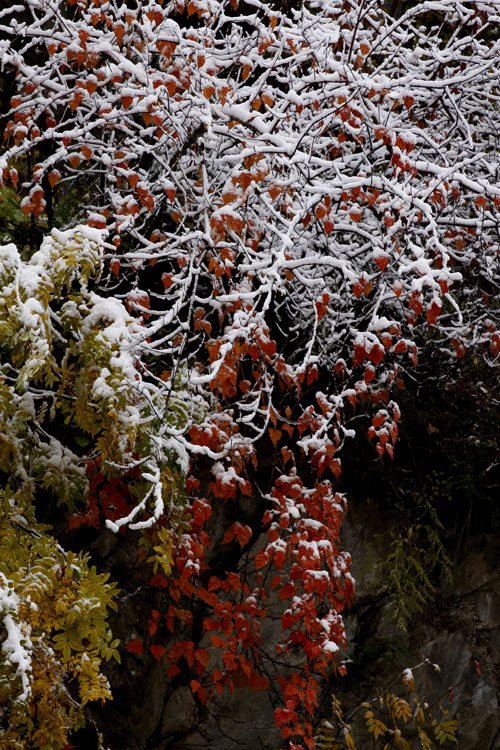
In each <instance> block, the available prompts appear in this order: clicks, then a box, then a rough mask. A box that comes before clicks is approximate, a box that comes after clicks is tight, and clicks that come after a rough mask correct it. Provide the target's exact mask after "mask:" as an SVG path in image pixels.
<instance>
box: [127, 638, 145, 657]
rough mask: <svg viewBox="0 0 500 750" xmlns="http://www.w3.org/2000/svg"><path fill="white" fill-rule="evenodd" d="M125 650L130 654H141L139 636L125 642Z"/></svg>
mask: <svg viewBox="0 0 500 750" xmlns="http://www.w3.org/2000/svg"><path fill="white" fill-rule="evenodd" d="M125 650H126V651H128V652H129V653H130V654H142V641H141V640H139V638H133V639H132V640H131V641H129V642H128V643H127V645H126V646H125Z"/></svg>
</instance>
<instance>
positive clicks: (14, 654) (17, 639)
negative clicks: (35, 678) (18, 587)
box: [0, 572, 33, 701]
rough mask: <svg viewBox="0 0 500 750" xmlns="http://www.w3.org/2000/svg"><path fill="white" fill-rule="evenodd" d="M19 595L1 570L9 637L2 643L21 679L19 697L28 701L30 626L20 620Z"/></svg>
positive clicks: (0, 603) (0, 613) (1, 604)
mask: <svg viewBox="0 0 500 750" xmlns="http://www.w3.org/2000/svg"><path fill="white" fill-rule="evenodd" d="M19 605H20V601H19V597H18V596H17V594H16V593H15V592H14V590H13V589H12V588H11V587H10V586H9V582H8V580H7V578H6V577H5V575H4V574H3V573H1V572H0V617H1V618H2V621H3V625H4V627H5V630H6V633H7V637H6V638H5V640H4V641H3V643H2V651H3V652H4V654H5V656H6V659H7V660H8V661H10V663H11V664H12V665H13V666H15V667H16V672H15V674H16V677H19V678H20V679H21V685H22V692H21V693H20V695H19V696H18V697H17V700H19V701H26V700H28V698H29V697H30V695H31V687H30V682H29V680H30V674H31V650H32V648H33V644H32V643H31V640H30V629H29V626H28V625H26V624H24V623H20V622H19V616H18V611H19Z"/></svg>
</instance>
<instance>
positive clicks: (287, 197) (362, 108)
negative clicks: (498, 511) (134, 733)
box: [1, 0, 500, 748]
mask: <svg viewBox="0 0 500 750" xmlns="http://www.w3.org/2000/svg"><path fill="white" fill-rule="evenodd" d="M1 18H2V26H1V30H2V33H3V35H4V37H5V39H6V42H5V43H4V44H3V50H2V51H3V64H4V66H5V68H6V70H7V76H10V79H9V80H10V84H9V85H11V86H12V87H14V88H15V92H14V95H13V97H12V99H11V101H10V105H11V109H10V113H9V115H8V117H7V124H6V129H5V133H6V138H7V142H6V146H5V150H4V152H3V155H2V157H1V168H2V173H3V180H4V182H5V185H9V189H10V188H13V187H16V186H17V188H18V191H19V199H20V208H21V210H22V211H23V213H24V214H25V215H26V216H30V217H33V218H32V221H33V225H34V226H35V227H36V226H37V225H38V226H41V227H42V228H43V229H45V230H46V231H48V230H49V229H50V226H51V225H53V224H55V225H57V224H58V223H61V224H63V225H64V226H65V227H66V224H68V223H69V224H74V222H75V221H76V218H75V217H76V216H78V221H81V222H84V223H85V224H87V225H88V226H89V227H90V228H93V229H94V230H95V231H97V230H99V231H102V232H106V234H103V235H102V238H103V239H102V246H103V247H104V249H105V253H104V256H103V259H104V264H105V270H104V273H103V274H102V275H101V276H99V275H96V276H95V277H93V282H92V283H93V284H95V290H96V291H95V292H92V294H98V295H100V299H102V298H103V297H106V300H107V304H106V307H107V309H109V307H110V306H119V309H120V315H121V316H123V317H122V319H124V316H125V312H124V310H125V307H126V308H127V309H128V315H129V316H130V318H131V319H132V318H133V320H134V322H133V323H132V322H131V321H129V323H128V329H129V330H130V331H131V332H132V331H133V337H134V338H133V342H132V341H131V342H130V346H131V347H135V349H134V351H137V359H136V360H135V361H134V362H133V363H132V364H131V367H130V369H129V370H128V371H127V373H126V378H125V382H126V385H124V394H125V395H124V401H123V403H118V404H117V408H118V409H121V408H128V407H127V406H126V405H127V404H129V403H130V399H131V398H132V395H131V390H130V389H132V391H134V393H135V391H137V389H138V390H139V393H140V398H141V399H143V401H142V403H143V405H144V409H146V412H147V409H149V410H150V411H149V416H147V417H145V421H144V424H145V425H148V427H147V432H146V435H145V437H144V441H145V442H144V441H143V442H141V440H142V439H141V440H139V447H140V451H139V456H140V458H134V456H133V454H132V456H130V455H129V454H130V450H129V451H128V452H127V448H126V446H125V453H126V455H127V458H126V460H125V463H124V466H122V465H121V464H120V466H118V464H119V463H120V462H119V461H117V459H116V457H114V456H113V455H111V454H108V453H107V448H106V446H107V440H108V437H107V435H108V430H110V429H111V426H110V425H109V424H108V419H109V418H108V416H105V415H104V412H103V415H102V416H100V417H99V419H100V420H101V421H100V422H99V429H100V430H101V436H102V439H101V441H100V442H98V443H95V444H94V442H93V441H94V439H95V438H96V437H97V432H93V428H92V425H91V424H90V423H89V422H85V423H84V422H82V423H81V428H82V431H83V433H84V434H83V437H84V439H89V436H90V440H91V441H92V444H91V445H90V448H89V450H87V451H84V457H85V459H86V460H90V459H92V460H93V459H94V458H95V457H98V458H99V459H100V460H101V462H102V466H107V467H108V469H120V471H122V470H127V471H128V470H134V468H136V467H137V466H138V465H139V464H140V465H141V466H142V463H141V462H142V461H144V462H145V463H144V468H146V471H145V472H144V471H143V472H142V478H143V484H142V487H141V491H140V492H137V493H135V495H134V497H133V498H131V504H134V503H135V505H134V510H132V511H130V512H129V510H128V509H127V511H124V512H123V515H122V516H120V517H119V515H120V514H118V516H117V517H115V518H108V519H107V523H108V526H109V527H110V528H112V529H114V530H117V529H118V527H120V525H124V524H126V523H128V522H130V520H132V517H133V518H135V515H136V514H143V520H141V521H138V522H137V523H136V524H135V525H136V526H140V525H141V524H143V525H146V526H149V524H150V523H151V522H152V520H153V519H154V518H156V519H160V520H161V519H163V520H161V523H164V524H165V526H163V527H161V526H160V528H164V529H166V530H164V531H162V535H163V539H164V541H165V539H166V536H168V534H170V536H169V538H170V539H171V540H174V539H175V542H172V544H173V545H174V547H175V552H174V557H175V566H174V569H175V573H174V574H172V575H170V576H169V577H166V576H164V575H163V574H161V575H160V576H159V577H156V576H155V577H154V578H153V579H152V580H153V581H154V583H151V585H152V586H159V587H160V588H161V589H165V592H166V594H165V596H166V600H165V602H166V603H165V608H166V612H165V614H166V617H167V628H168V629H169V630H171V631H175V629H176V620H178V621H180V622H182V623H183V627H184V623H186V618H187V615H186V612H187V611H188V610H189V608H190V607H191V606H192V604H191V602H193V601H195V602H196V603H197V606H199V607H200V608H201V610H202V611H203V612H204V613H205V615H204V616H203V617H202V622H203V629H202V632H201V633H198V634H197V635H196V636H195V635H193V638H192V639H184V640H182V641H181V642H180V643H178V644H177V645H175V644H174V645H172V646H171V647H170V648H169V650H168V651H165V650H164V651H161V649H165V646H164V645H162V644H158V648H159V649H160V650H159V651H158V650H157V651H156V654H157V655H158V657H159V658H163V654H164V653H165V654H166V656H165V658H168V659H169V661H170V662H171V677H172V679H179V680H187V682H188V684H190V686H191V688H192V689H193V692H194V693H195V694H196V696H197V698H198V700H199V701H200V703H201V704H203V703H204V702H205V700H207V699H208V698H209V696H210V694H211V693H215V694H217V693H218V692H220V691H222V690H223V687H224V686H226V685H227V686H228V687H229V688H230V689H232V688H233V687H234V683H235V682H236V683H237V684H240V685H247V686H251V687H255V688H258V687H259V688H263V689H269V690H270V691H273V690H274V689H275V688H276V689H279V690H281V692H282V694H283V697H282V702H281V704H277V705H276V713H275V717H276V722H277V724H278V726H280V727H281V731H282V735H283V738H284V740H285V741H286V743H288V746H289V747H290V748H293V747H295V748H296V747H303V746H306V747H312V746H313V727H312V722H311V718H312V716H313V715H314V705H315V700H316V694H317V690H318V681H317V678H318V675H322V674H323V673H324V672H325V670H326V669H327V668H328V667H329V666H330V665H331V664H335V657H336V654H337V652H338V648H339V644H341V643H342V641H343V637H344V636H343V623H342V617H341V612H342V610H343V608H344V607H345V605H346V604H348V603H349V599H350V596H351V591H352V584H353V582H352V579H351V576H350V573H349V565H350V558H349V555H348V554H347V553H345V552H339V549H338V532H339V527H340V523H341V520H342V514H343V512H344V505H345V500H344V497H343V495H342V494H341V492H340V488H341V485H340V484H339V477H340V471H341V464H340V459H339V454H340V452H341V450H342V448H343V447H344V445H345V443H346V442H347V441H348V440H349V438H350V437H351V436H352V435H353V433H354V430H355V426H356V425H357V424H358V423H360V422H359V420H358V417H360V416H363V415H364V416H365V417H366V419H367V420H368V425H366V427H367V428H368V434H369V437H370V438H371V439H373V440H374V443H375V448H376V451H377V453H378V455H379V456H381V457H383V456H385V455H386V454H388V455H389V456H390V457H392V455H393V451H394V444H395V442H396V439H397V434H398V421H399V418H400V411H399V407H398V403H397V389H398V387H401V386H402V385H403V382H404V378H405V377H407V376H408V375H410V376H411V372H412V368H413V367H416V365H417V363H418V357H419V355H421V354H422V353H423V354H425V353H427V352H429V351H433V352H436V353H437V356H439V357H440V361H441V362H442V368H443V371H444V372H445V376H446V377H453V374H452V373H453V362H454V361H455V359H456V358H460V357H462V356H464V355H465V354H466V353H468V352H470V355H471V356H472V355H473V356H480V357H482V358H484V359H485V361H486V364H487V366H491V367H494V366H496V365H497V364H498V360H499V353H500V333H499V331H498V329H499V322H498V306H497V304H496V302H495V298H494V296H495V293H496V289H497V284H498V273H497V259H496V254H497V248H498V243H497V231H498V221H499V212H498V207H499V206H500V189H499V188H498V187H497V184H496V183H497V175H496V171H495V170H496V140H495V139H496V137H497V134H498V114H497V104H496V96H497V93H498V92H497V81H498V65H499V63H498V59H499V57H498V45H499V42H498V40H497V36H498V34H497V32H496V23H497V21H498V18H497V16H496V15H495V13H494V9H493V8H492V3H490V2H458V0H440V1H439V2H437V3H434V4H432V7H430V6H428V5H427V4H423V5H416V6H414V7H410V8H409V9H408V10H407V11H406V12H404V13H403V14H402V15H400V17H399V18H397V19H396V20H395V19H393V18H392V17H391V16H390V15H389V14H388V13H387V11H386V10H384V8H383V7H382V5H381V4H379V3H371V4H370V3H365V2H359V3H358V2H351V1H350V0H347V2H338V1H337V0H335V2H332V1H331V0H329V1H328V2H323V0H317V2H303V3H292V2H290V3H286V4H278V3H273V2H268V3H261V2H257V1H256V0H251V1H249V2H238V0H232V2H225V0H218V1H217V2H210V3H208V2H205V0H192V1H191V2H189V3H185V2H183V1H182V0H174V1H172V2H166V3H160V2H156V1H155V0H148V1H147V2H141V3H137V2H135V1H131V2H128V3H127V4H124V5H119V4H117V3H115V2H110V3H107V4H105V5H103V4H102V3H100V2H98V1H97V0H77V1H76V2H75V1H73V2H71V1H70V2H68V3H66V2H62V0H59V1H58V2H55V3H52V4H47V3H46V2H44V1H42V0H25V3H24V13H23V14H19V8H18V6H15V8H14V9H12V10H10V9H6V10H5V11H3V12H2V17H1ZM14 76H15V78H14ZM68 205H73V206H74V208H73V210H72V213H73V214H74V215H71V216H69V217H68V216H67V213H66V212H67V206H68ZM80 231H82V230H80ZM85 231H87V232H88V231H90V230H89V229H87V230H85ZM53 236H54V237H57V236H58V235H57V234H55V235H53ZM52 241H54V240H52ZM46 242H49V240H46ZM92 299H93V298H92ZM92 304H96V303H92ZM97 304H104V303H101V302H99V303H97ZM89 315H90V316H92V312H90V313H89ZM97 336H98V335H97V334H96V338H97ZM92 345H93V344H92ZM109 346H110V341H109V340H108V341H106V342H104V351H103V353H102V357H103V362H102V367H104V368H105V369H107V370H108V371H109V378H108V375H105V376H103V375H101V379H103V383H102V386H103V395H102V398H103V399H104V402H105V403H106V404H107V400H108V399H113V398H114V396H113V394H114V393H116V392H118V390H119V385H118V383H117V382H115V381H114V380H113V382H111V380H109V379H112V378H113V371H112V369H110V368H109V366H108V365H107V364H105V363H106V362H107V361H108V360H107V359H106V357H107V356H108V354H107V353H106V352H108V351H109ZM49 351H50V346H49ZM61 362H62V360H61ZM82 362H83V361H82ZM83 364H84V363H83ZM19 366H24V364H21V363H19V364H18V367H19ZM84 367H85V364H84ZM132 371H133V372H134V373H135V374H133V372H132ZM101 372H102V370H101ZM55 377H56V381H54V382H57V383H59V380H57V379H58V378H60V377H61V374H60V373H59V372H58V373H57V374H56V375H55ZM136 377H138V378H139V381H140V386H135V385H134V379H135V378H136ZM108 380H109V382H108ZM21 382H22V379H21V380H20V381H19V383H21ZM122 382H123V381H122ZM92 383H93V385H92V388H95V381H94V380H92ZM131 384H132V385H131ZM108 386H109V389H108ZM57 387H58V388H59V387H60V386H59V385H58V386H57ZM117 389H118V390H117ZM181 391H182V396H180V397H179V398H177V396H176V394H179V393H180V392H181ZM134 398H135V396H134ZM134 398H132V402H133V401H134ZM158 404H161V406H159V405H158ZM173 404H177V406H174V405H173ZM181 404H187V409H182V408H181ZM103 406H104V403H103ZM106 408H107V406H106ZM164 414H169V415H171V418H170V417H169V419H167V420H166V422H165V420H164V418H163V415H164ZM115 420H116V421H117V422H118V424H119V425H120V428H119V430H121V428H122V426H123V422H122V420H121V419H119V418H117V417H116V416H113V415H112V416H111V422H112V423H113V424H116V421H115ZM148 420H149V421H148ZM361 423H362V420H361ZM145 429H146V428H145ZM121 439H122V443H120V446H119V449H120V451H121V450H123V449H124V446H123V439H124V438H123V435H121ZM172 451H173V454H172ZM172 455H174V456H181V460H180V462H178V463H177V464H176V467H175V468H176V470H177V468H178V469H179V474H180V475H185V477H186V494H187V500H186V503H187V508H186V511H185V515H184V516H183V515H182V513H180V512H177V511H176V510H175V508H176V503H177V501H176V500H175V499H173V500H170V499H169V495H170V493H171V488H172V487H173V485H175V481H174V479H173V478H169V475H168V474H165V472H166V471H167V468H168V467H169V468H168V472H170V475H172V461H173V462H174V463H175V458H172ZM165 456H170V458H169V459H168V460H167V459H165ZM188 457H189V459H190V461H191V463H190V467H189V468H188ZM268 457H270V458H268ZM82 458H83V455H80V459H79V460H82ZM151 462H153V468H150V466H151V465H152V464H151ZM165 467H167V468H165ZM202 468H203V476H206V472H210V476H211V481H210V482H208V481H202V482H200V481H199V476H198V474H200V473H201V470H202ZM108 469H106V471H107V470H108ZM97 470H99V471H100V467H97ZM165 476H167V480H165ZM148 483H149V484H148ZM153 486H154V487H156V488H157V489H156V494H155V491H154V490H153ZM148 487H149V488H150V490H151V494H148V493H149V491H150V490H149V489H147V488H148ZM174 494H175V493H174ZM251 494H252V495H253V496H254V498H255V503H254V507H253V511H252V513H249V514H248V515H247V516H246V517H242V516H241V498H242V497H243V498H244V497H245V496H248V495H251ZM153 495H154V497H155V505H154V509H153V508H152V507H150V506H148V502H149V498H153ZM90 497H92V495H91V496H90ZM165 498H166V499H165ZM89 503H90V501H89ZM214 503H215V504H217V503H224V504H225V507H226V508H231V509H232V511H231V512H229V513H228V517H231V513H232V515H233V517H232V518H231V521H232V523H228V528H227V530H226V532H225V533H224V534H223V535H222V538H220V539H218V541H219V542H222V544H225V545H228V547H227V549H228V554H227V555H225V556H224V555H222V559H219V560H218V561H217V560H216V559H215V557H214V555H213V545H212V546H211V542H210V537H209V534H208V531H207V529H209V518H210V514H211V512H212V508H213V506H214ZM89 507H90V506H89ZM87 514H88V511H87ZM239 514H240V515H239ZM163 516H165V517H164V518H163ZM125 519H126V520H125ZM87 521H89V516H88V515H87ZM73 523H78V521H75V520H74V521H73ZM168 529H170V532H168V534H167V530H168ZM263 529H264V530H265V531H266V532H267V535H268V541H267V543H266V544H265V546H264V547H263V548H262V549H257V547H256V543H257V540H258V538H259V535H260V532H261V530H263ZM151 533H152V534H154V533H156V532H151ZM156 541H158V540H154V539H153V541H152V544H153V547H154V545H155V544H156ZM159 546H160V547H161V546H162V545H161V544H160V545H159ZM251 547H253V548H254V552H255V553H256V554H255V557H254V559H255V570H254V571H253V572H252V573H250V571H249V568H248V565H247V563H246V562H245V561H244V560H245V559H246V558H244V559H243V561H242V559H240V560H239V561H238V557H239V555H238V551H241V550H245V551H247V550H249V549H250V548H251ZM165 566H166V568H167V569H168V567H169V566H168V555H167V561H166V562H165ZM165 566H164V572H166V570H165ZM269 589H276V591H277V596H278V599H279V600H282V601H283V602H285V603H286V608H285V610H284V613H283V617H282V624H283V640H282V642H281V643H280V644H279V649H280V655H279V661H280V662H284V663H285V664H286V665H288V666H285V667H283V665H281V666H282V670H281V672H278V673H276V674H275V673H274V661H275V658H276V657H275V656H274V655H270V654H267V656H266V659H267V661H266V659H264V660H263V658H262V656H261V654H260V651H261V646H262V644H261V642H260V636H259V622H260V620H261V619H262V618H263V617H264V616H265V614H266V607H267V606H268V605H267V604H266V602H267V601H268V600H269ZM187 619H189V618H187ZM157 623H158V620H157ZM155 633H156V630H155ZM208 643H210V644H211V645H212V646H213V647H214V648H220V649H221V654H222V660H221V664H222V665H223V668H221V669H216V670H215V671H212V670H211V669H208V654H207V651H206V648H205V644H208ZM297 653H300V657H298V656H297ZM297 664H299V665H300V666H299V667H298V668H297V666H296V665H297ZM270 665H271V666H270ZM338 668H339V669H340V670H341V671H342V670H343V669H344V667H343V665H342V664H340V665H339V666H338ZM287 670H288V671H287ZM186 675H188V676H186ZM283 675H286V677H284V676H283ZM299 714H300V715H299Z"/></svg>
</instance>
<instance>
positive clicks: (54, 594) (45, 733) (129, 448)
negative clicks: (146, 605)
mask: <svg viewBox="0 0 500 750" xmlns="http://www.w3.org/2000/svg"><path fill="white" fill-rule="evenodd" d="M104 246H105V234H104V233H103V232H101V231H99V230H97V229H92V228H90V227H87V226H79V227H77V228H76V229H73V230H69V231H65V232H61V231H57V230H54V231H53V233H52V234H51V235H50V236H48V237H46V238H45V240H44V241H43V243H42V245H41V247H40V249H39V250H38V251H37V252H36V253H35V254H34V255H33V256H32V257H31V259H30V260H29V261H27V262H26V261H24V260H23V259H22V257H21V255H20V253H19V252H18V250H17V248H16V247H15V245H13V244H12V243H11V244H8V245H4V246H0V539H1V541H2V544H1V545H0V644H1V649H0V750H18V749H19V750H20V749H21V748H22V749H23V750H28V748H42V747H43V748H44V750H61V748H63V747H64V746H65V745H66V744H67V743H68V736H69V733H70V732H71V731H72V730H74V729H76V728H78V727H79V726H80V725H81V724H82V723H83V722H84V706H85V704H86V703H87V702H89V701H105V700H108V699H110V698H111V697H112V696H111V692H110V688H109V685H108V681H107V679H106V677H105V676H104V674H103V671H102V664H103V661H107V660H109V659H111V658H119V655H118V651H117V646H118V641H117V640H115V639H113V636H112V633H111V630H110V627H109V624H108V621H107V618H108V614H109V610H110V609H116V602H115V601H114V598H115V595H116V593H117V591H116V587H115V584H113V583H110V582H109V581H108V574H100V573H98V572H97V571H96V569H95V567H93V566H92V565H91V564H90V559H89V557H88V556H87V555H84V554H78V555H77V554H74V553H72V552H67V551H66V550H64V549H63V548H62V547H61V546H60V545H59V544H58V542H57V541H56V540H55V538H54V537H53V536H51V534H50V529H49V527H47V526H46V525H43V524H41V523H40V522H39V521H38V520H37V519H38V518H40V517H43V508H44V506H45V504H47V503H49V502H51V501H52V500H53V499H55V500H56V502H57V503H64V504H65V505H66V506H67V508H68V509H69V511H70V512H71V511H74V510H76V511H82V510H83V511H84V510H85V508H86V504H87V502H88V501H89V496H90V485H89V476H92V472H93V471H94V472H95V471H96V467H98V470H99V472H100V474H99V476H100V477H101V480H100V481H106V482H108V484H109V486H111V485H112V482H115V485H116V486H117V487H118V488H119V489H120V488H125V489H127V491H128V493H129V498H128V499H129V503H128V506H127V512H126V513H125V515H124V516H119V515H118V516H117V515H116V513H114V514H110V515H109V516H106V515H105V520H106V523H107V525H108V527H109V528H111V529H112V530H114V531H118V530H119V528H120V527H121V526H122V525H124V524H129V525H130V526H131V527H132V528H139V529H141V528H144V529H145V528H148V527H150V526H151V525H152V524H153V523H155V521H156V520H157V519H159V518H160V517H161V518H162V524H163V526H162V528H161V530H160V532H159V537H158V544H157V546H156V547H155V554H156V558H157V559H158V562H159V564H160V565H161V566H162V569H163V571H164V572H165V573H168V571H169V569H170V568H169V564H170V561H171V532H170V531H169V528H168V524H169V518H170V517H171V518H172V519H173V522H172V525H175V524H174V520H175V519H177V518H179V517H180V516H181V508H182V490H181V488H182V476H183V473H184V472H185V470H186V468H187V454H186V452H185V450H184V447H183V442H182V434H183V431H184V430H185V429H187V428H188V427H189V426H190V419H191V416H192V415H194V414H197V413H199V412H200V409H201V408H202V406H203V405H202V402H201V400H200V399H199V398H198V399H197V397H196V396H195V395H192V394H187V393H186V392H185V391H184V390H183V389H184V382H185V378H184V377H183V374H182V372H178V373H177V375H176V377H175V380H174V382H167V381H164V380H162V379H161V378H155V377H154V376H153V375H152V374H149V373H147V370H146V369H145V368H144V366H143V365H142V363H141V352H142V348H141V347H142V344H143V341H144V333H143V330H142V328H141V322H140V320H138V319H136V318H134V317H133V316H132V315H131V314H130V313H129V311H128V310H127V307H126V306H125V304H124V303H123V302H121V301H120V300H117V299H106V298H104V297H102V296H100V295H98V294H97V293H96V292H94V291H93V288H94V287H95V282H96V281H97V280H98V279H99V278H100V276H101V274H102V269H103V255H104ZM145 373H146V374H145ZM188 396H189V397H188ZM132 476H133V480H132V479H131V477H132ZM120 482H122V484H119V483H120ZM125 482H126V483H125ZM116 494H117V496H118V495H119V492H118V491H117V492H116ZM76 515H77V517H78V513H77V514H76ZM165 524H167V526H165ZM74 525H75V526H78V523H75V524H74Z"/></svg>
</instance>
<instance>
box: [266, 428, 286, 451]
mask: <svg viewBox="0 0 500 750" xmlns="http://www.w3.org/2000/svg"><path fill="white" fill-rule="evenodd" d="M282 434H283V433H282V432H281V430H274V429H273V428H272V427H270V428H269V437H270V438H271V441H272V443H273V445H274V446H275V447H276V444H277V443H278V441H279V440H280V438H281V436H282Z"/></svg>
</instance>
